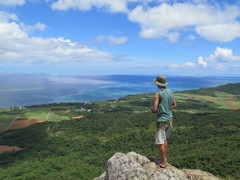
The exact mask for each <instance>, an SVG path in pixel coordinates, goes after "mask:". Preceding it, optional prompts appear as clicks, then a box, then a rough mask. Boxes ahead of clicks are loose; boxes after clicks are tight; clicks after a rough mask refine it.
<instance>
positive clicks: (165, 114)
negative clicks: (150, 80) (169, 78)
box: [157, 88, 174, 122]
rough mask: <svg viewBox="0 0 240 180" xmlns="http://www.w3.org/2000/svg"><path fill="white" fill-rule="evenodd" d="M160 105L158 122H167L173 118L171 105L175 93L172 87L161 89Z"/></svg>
mask: <svg viewBox="0 0 240 180" xmlns="http://www.w3.org/2000/svg"><path fill="white" fill-rule="evenodd" d="M159 96H160V97H159V98H160V99H159V105H158V111H157V122H165V121H168V120H172V119H173V115H172V111H171V106H172V104H173V99H174V95H173V92H172V91H171V90H170V89H167V88H164V89H159Z"/></svg>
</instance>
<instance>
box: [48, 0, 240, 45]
mask: <svg viewBox="0 0 240 180" xmlns="http://www.w3.org/2000/svg"><path fill="white" fill-rule="evenodd" d="M51 7H52V9H54V10H68V9H77V10H80V11H87V10H91V9H92V8H98V9H104V10H106V11H108V12H112V13H118V12H122V13H126V15H127V16H128V19H129V20H130V21H132V22H136V23H138V24H139V25H140V27H141V31H140V33H139V34H140V37H142V38H146V39H155V38H168V39H169V41H170V42H177V41H178V39H179V37H180V36H181V33H182V32H186V31H187V32H191V33H193V32H194V33H196V34H198V35H199V36H200V37H202V38H204V39H206V40H208V41H217V42H229V41H232V40H234V39H236V38H239V37H240V33H239V32H240V22H239V17H240V7H239V6H238V5H237V4H235V5H234V4H233V5H227V4H226V2H225V3H222V2H218V1H209V0H185V1H184V2H183V1H178V0H116V1H113V0H57V1H56V2H53V3H52V6H51ZM225 32H228V33H225ZM192 37H193V36H192ZM188 38H189V37H185V39H188Z"/></svg>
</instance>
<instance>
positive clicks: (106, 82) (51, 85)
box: [0, 74, 239, 107]
mask: <svg viewBox="0 0 240 180" xmlns="http://www.w3.org/2000/svg"><path fill="white" fill-rule="evenodd" d="M154 78H155V76H144V75H100V76H86V75H75V76H70V75H66V76H63V75H36V74H31V75H22V74H21V75H6V74H5V75H4V74H2V75H1V76H0V84H1V89H0V107H13V106H18V107H19V106H29V105H39V104H50V103H59V102H85V101H98V100H108V99H115V98H119V97H123V96H126V95H132V94H139V93H153V92H155V91H156V90H157V88H156V86H155V85H154V83H153V82H152V80H153V79H154ZM167 81H168V83H169V86H168V88H170V89H172V90H173V91H182V90H188V89H198V88H206V87H215V86H218V85H223V84H227V83H237V82H239V78H238V77H223V76H221V77H220V76H214V77H188V76H186V77H183V76H179V77H176V76H169V77H168V78H167Z"/></svg>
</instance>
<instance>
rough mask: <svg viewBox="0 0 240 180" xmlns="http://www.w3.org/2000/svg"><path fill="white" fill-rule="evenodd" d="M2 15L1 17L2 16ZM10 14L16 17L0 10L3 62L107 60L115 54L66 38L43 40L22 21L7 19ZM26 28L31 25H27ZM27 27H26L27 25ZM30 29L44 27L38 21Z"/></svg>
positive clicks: (0, 48) (0, 55) (0, 52)
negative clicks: (22, 24) (34, 35)
mask: <svg viewBox="0 0 240 180" xmlns="http://www.w3.org/2000/svg"><path fill="white" fill-rule="evenodd" d="M1 15H2V17H1ZM7 17H8V18H9V19H10V18H11V19H17V17H16V16H14V15H12V14H9V15H8V14H7V13H0V20H4V21H0V39H1V41H0V61H2V62H5V61H14V62H15V61H19V62H26V63H31V62H42V61H94V62H99V61H107V60H112V59H113V56H112V55H111V54H109V53H107V52H104V51H100V50H98V49H94V48H90V47H88V46H86V45H84V44H80V43H77V42H72V41H71V40H69V39H65V38H63V37H59V38H48V39H44V38H41V37H30V36H29V34H28V32H27V31H25V29H24V28H23V27H22V26H21V23H17V22H12V21H11V22H10V21H9V22H7V20H6V19H7ZM26 27H27V28H29V27H31V26H26ZM26 27H25V28H26ZM31 28H37V29H44V28H45V25H43V24H41V23H37V24H36V25H33V26H32V27H31Z"/></svg>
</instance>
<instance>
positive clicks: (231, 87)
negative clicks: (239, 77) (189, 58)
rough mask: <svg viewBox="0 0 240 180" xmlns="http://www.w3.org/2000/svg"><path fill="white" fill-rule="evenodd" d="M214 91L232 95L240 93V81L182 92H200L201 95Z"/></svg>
mask: <svg viewBox="0 0 240 180" xmlns="http://www.w3.org/2000/svg"><path fill="white" fill-rule="evenodd" d="M214 91H221V92H225V93H230V94H234V95H240V83H228V84H225V85H220V86H217V87H212V88H200V89H196V90H185V91H182V92H189V93H200V94H201V95H209V94H212V93H213V92H214Z"/></svg>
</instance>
